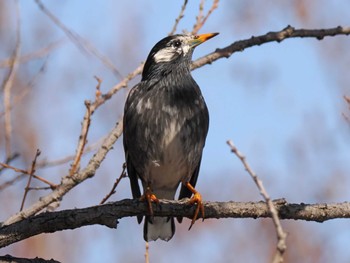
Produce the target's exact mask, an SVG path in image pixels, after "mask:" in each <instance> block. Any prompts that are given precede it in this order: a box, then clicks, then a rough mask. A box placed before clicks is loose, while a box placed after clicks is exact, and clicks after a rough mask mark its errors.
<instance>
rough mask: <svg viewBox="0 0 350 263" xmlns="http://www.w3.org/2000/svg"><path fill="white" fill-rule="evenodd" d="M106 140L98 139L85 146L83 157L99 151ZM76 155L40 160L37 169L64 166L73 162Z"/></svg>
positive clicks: (103, 138)
mask: <svg viewBox="0 0 350 263" xmlns="http://www.w3.org/2000/svg"><path fill="white" fill-rule="evenodd" d="M105 139H106V137H105V136H104V137H102V138H100V139H98V140H97V141H96V142H94V143H92V144H90V145H87V146H85V148H84V152H83V155H85V154H87V153H90V152H92V151H95V150H96V149H98V147H100V146H101V144H102V142H103V141H104V140H105ZM75 156H76V155H75V154H74V155H69V156H66V157H63V158H60V159H57V160H45V159H44V160H40V161H38V162H37V164H36V168H47V167H53V166H58V165H62V164H66V163H68V162H70V161H72V160H74V158H75Z"/></svg>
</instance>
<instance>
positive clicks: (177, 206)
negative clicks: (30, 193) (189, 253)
mask: <svg viewBox="0 0 350 263" xmlns="http://www.w3.org/2000/svg"><path fill="white" fill-rule="evenodd" d="M187 202H188V199H182V200H180V201H170V200H161V201H160V205H159V206H154V215H155V216H174V217H175V216H181V217H187V218H192V216H193V213H194V209H195V208H194V207H193V206H189V205H187ZM273 204H274V206H275V207H276V210H277V211H278V214H279V218H280V219H294V220H305V221H314V222H320V223H321V222H324V221H327V220H330V219H335V218H350V203H349V202H344V203H336V204H304V203H301V204H289V203H287V202H286V201H285V200H284V199H279V200H275V201H273ZM204 207H205V215H206V219H211V218H216V219H220V218H254V219H256V218H269V217H271V212H270V211H269V209H268V207H267V206H266V202H263V201H260V202H233V201H230V202H205V203H204ZM147 212H148V209H147V205H146V203H145V202H142V201H138V200H131V199H124V200H121V201H118V202H113V203H108V204H104V205H99V206H92V207H87V208H82V209H71V210H63V211H57V212H45V213H41V214H38V215H36V216H32V217H29V218H26V219H23V220H21V221H19V222H16V223H12V224H10V225H3V226H2V227H1V228H0V247H6V246H8V245H10V244H13V243H15V242H18V241H20V240H23V239H26V238H29V237H31V236H35V235H38V234H42V233H53V232H56V231H61V230H66V229H75V228H79V227H82V226H88V225H95V224H97V225H103V226H107V227H109V228H117V224H118V219H120V218H123V217H130V216H137V215H145V214H146V213H147Z"/></svg>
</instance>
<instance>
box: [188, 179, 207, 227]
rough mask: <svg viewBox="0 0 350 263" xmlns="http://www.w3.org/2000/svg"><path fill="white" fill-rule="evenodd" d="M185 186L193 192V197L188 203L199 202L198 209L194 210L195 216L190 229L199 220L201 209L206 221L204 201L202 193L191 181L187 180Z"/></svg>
mask: <svg viewBox="0 0 350 263" xmlns="http://www.w3.org/2000/svg"><path fill="white" fill-rule="evenodd" d="M185 186H186V187H187V189H188V190H190V191H191V192H192V193H193V196H192V197H191V199H190V201H189V202H188V204H190V205H193V204H195V203H197V207H196V211H195V212H194V215H193V218H192V221H191V225H190V227H189V229H188V230H190V229H191V228H192V226H193V225H194V223H195V222H196V220H197V217H198V214H199V211H200V212H201V215H202V218H203V221H204V206H203V201H202V195H201V194H200V193H199V192H198V191H197V190H196V189H194V187H193V186H192V185H191V184H190V183H189V182H186V183H185Z"/></svg>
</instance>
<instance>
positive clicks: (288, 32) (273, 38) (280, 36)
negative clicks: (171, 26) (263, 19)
mask: <svg viewBox="0 0 350 263" xmlns="http://www.w3.org/2000/svg"><path fill="white" fill-rule="evenodd" d="M349 34H350V27H342V26H338V27H335V28H327V29H295V28H294V27H291V26H287V27H286V28H285V29H283V30H281V31H277V32H269V33H267V34H264V35H261V36H257V37H254V36H252V37H251V38H249V39H245V40H239V41H236V42H234V43H232V44H231V45H229V46H226V47H224V48H218V49H216V50H215V51H214V52H212V53H210V54H208V55H206V56H204V57H202V58H199V59H197V60H196V61H194V62H193V63H192V70H194V69H196V68H199V67H202V66H203V65H206V64H211V63H212V62H214V61H216V60H218V59H220V58H229V57H230V56H231V55H232V54H233V53H234V52H237V51H243V50H245V49H246V48H249V47H253V46H260V45H262V44H266V43H269V42H278V43H280V42H282V41H283V40H285V39H288V38H296V37H302V38H304V37H310V38H316V39H318V40H322V39H323V38H324V37H334V36H337V35H349Z"/></svg>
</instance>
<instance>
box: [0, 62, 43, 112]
mask: <svg viewBox="0 0 350 263" xmlns="http://www.w3.org/2000/svg"><path fill="white" fill-rule="evenodd" d="M45 66H46V60H45V61H44V63H43V65H42V66H41V67H40V69H39V71H38V72H37V73H36V74H35V75H34V77H33V78H32V79H31V80H30V81H29V82H28V84H27V85H26V88H23V89H22V91H21V92H20V93H19V94H18V95H16V96H14V98H13V102H12V103H11V105H10V108H9V110H10V111H11V110H12V109H13V108H14V107H15V106H16V105H17V104H18V103H20V102H21V101H22V100H23V99H24V98H25V97H26V96H27V95H28V93H29V91H30V90H31V89H32V88H33V86H34V85H35V82H36V81H37V79H38V78H39V76H40V75H41V74H43V73H44V70H45ZM5 112H6V111H3V112H0V118H1V117H2V116H4V115H5Z"/></svg>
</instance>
